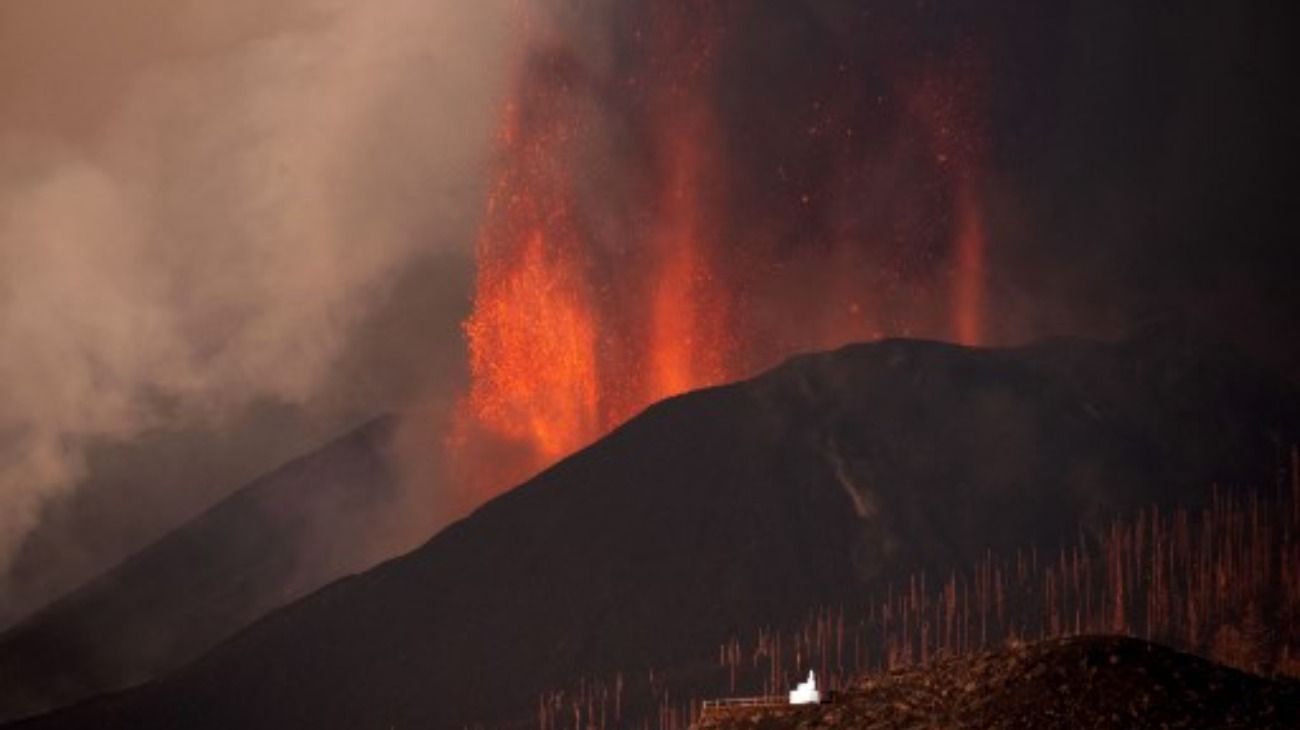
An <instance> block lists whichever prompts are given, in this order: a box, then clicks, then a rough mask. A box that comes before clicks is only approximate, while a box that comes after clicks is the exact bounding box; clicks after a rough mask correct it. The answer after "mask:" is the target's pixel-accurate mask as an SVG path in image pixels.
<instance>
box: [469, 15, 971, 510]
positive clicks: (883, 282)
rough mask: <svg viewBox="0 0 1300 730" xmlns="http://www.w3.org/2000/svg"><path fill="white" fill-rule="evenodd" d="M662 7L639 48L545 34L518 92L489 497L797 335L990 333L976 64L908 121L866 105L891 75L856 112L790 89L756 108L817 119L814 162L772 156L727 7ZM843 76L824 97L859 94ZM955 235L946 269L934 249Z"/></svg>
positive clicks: (474, 438) (501, 258) (484, 350)
mask: <svg viewBox="0 0 1300 730" xmlns="http://www.w3.org/2000/svg"><path fill="white" fill-rule="evenodd" d="M653 7H654V10H653V11H652V12H651V13H650V16H649V20H648V23H649V27H648V29H647V30H646V31H645V32H642V30H641V29H640V28H637V30H636V31H635V32H634V33H633V34H632V35H633V37H634V41H633V42H632V43H631V45H630V47H629V48H628V49H626V50H627V53H626V54H625V56H626V57H627V58H631V59H632V60H631V61H627V60H626V59H624V61H623V62H622V65H619V64H618V63H615V64H613V66H612V67H604V66H601V65H599V64H593V63H590V62H588V61H584V59H583V56H582V54H580V53H578V52H576V51H575V50H574V49H571V48H566V47H564V46H563V44H559V45H553V46H547V47H543V48H541V49H540V50H537V51H535V52H534V53H533V54H532V55H531V56H530V57H529V58H528V60H527V62H526V63H525V64H524V65H523V67H522V69H521V73H520V75H519V78H518V85H517V88H516V91H515V94H514V95H513V97H512V99H511V101H510V102H509V103H508V104H507V105H506V107H505V110H504V114H503V119H502V122H501V131H500V134H499V140H498V141H499V150H498V152H499V157H498V161H497V166H496V170H495V174H494V182H493V184H492V187H491V190H490V194H489V200H488V205H487V209H486V212H485V218H484V221H483V224H482V229H481V232H480V236H479V239H478V243H477V249H476V250H477V264H478V268H477V278H476V290H475V294H474V301H473V311H472V313H471V315H470V317H469V318H468V320H467V321H466V322H465V325H464V329H465V334H466V339H467V344H468V349H469V366H470V367H469V369H470V387H469V392H468V393H467V394H466V395H465V397H464V398H463V399H462V401H461V403H460V405H459V408H458V412H457V425H456V427H455V429H454V433H453V434H452V437H451V438H450V439H449V446H450V449H451V456H452V462H453V463H454V464H456V466H457V471H458V472H459V478H460V479H461V480H462V481H463V482H464V483H465V484H466V486H468V487H469V488H471V489H473V490H475V491H476V492H477V493H478V494H479V495H480V496H482V497H487V496H490V495H491V494H493V493H495V492H497V491H499V490H500V489H502V488H504V487H508V486H510V485H511V484H513V483H516V482H517V481H519V480H522V479H524V478H526V477H527V476H529V475H530V474H531V473H533V472H535V471H537V470H538V469H539V468H542V467H545V466H547V465H549V464H551V463H554V462H555V461H556V460H558V459H559V458H561V457H563V456H564V455H566V454H568V453H570V452H572V451H574V450H576V449H578V448H580V447H582V446H584V445H585V444H587V443H589V442H590V441H592V440H594V439H596V438H598V437H599V436H601V435H603V434H604V433H606V432H607V431H609V430H610V429H611V428H613V427H615V426H617V425H618V424H619V423H621V422H622V421H624V420H626V419H627V418H629V417H631V416H632V415H635V413H636V412H637V411H639V410H640V409H642V408H644V407H646V406H647V405H649V404H651V403H653V402H655V401H658V400H661V399H663V398H665V397H669V396H672V395H675V394H678V393H682V392H684V391H687V390H691V389H694V388H699V387H703V386H707V385H711V384H716V383H720V382H724V381H727V380H732V379H736V378H739V377H743V376H746V375H749V374H752V373H753V372H754V371H756V370H757V369H759V368H761V367H767V366H769V365H771V364H773V363H774V362H776V361H778V360H780V359H783V358H785V357H788V356H789V355H791V354H794V353H795V352H798V351H799V350H804V349H810V348H824V347H831V346H838V345H840V344H843V343H845V342H849V341H853V340H859V339H863V338H866V337H872V336H880V335H887V334H909V335H911V334H928V335H930V336H944V335H945V334H946V335H947V336H951V337H955V339H957V340H958V341H960V342H963V343H968V344H975V343H979V342H981V341H982V340H983V309H984V277H985V271H984V252H985V247H986V242H985V230H984V220H983V211H982V207H981V201H980V196H979V187H978V182H979V180H978V178H979V175H980V160H981V153H980V149H979V146H980V144H981V142H980V134H979V130H978V126H979V125H978V124H977V123H975V122H974V121H972V120H973V119H974V118H975V116H976V115H974V114H973V113H972V109H974V108H975V105H973V104H971V103H969V96H970V93H969V89H967V88H965V85H964V80H963V77H962V75H961V74H956V75H954V74H944V73H929V74H922V75H920V76H916V77H911V81H907V82H906V83H910V84H911V85H913V86H914V87H915V90H914V93H910V94H909V93H903V94H900V95H899V96H900V97H901V99H902V106H901V107H898V108H897V109H895V110H894V111H892V112H891V114H893V116H892V117H890V119H891V120H895V121H893V122H889V123H884V122H872V120H870V119H868V120H865V121H864V120H863V119H861V117H862V115H863V114H864V113H876V112H875V109H876V108H877V107H878V105H879V101H878V100H877V99H874V98H871V99H867V100H866V102H862V103H858V106H853V104H852V103H847V102H846V103H845V104H843V105H841V106H843V107H844V109H845V110H847V111H842V112H841V111H836V112H832V111H831V110H832V109H837V108H838V107H836V105H835V104H830V103H826V104H824V103H822V102H820V101H816V102H814V103H812V104H811V105H809V106H810V107H811V108H803V109H785V108H782V107H781V106H780V105H779V103H778V105H776V106H773V107H772V108H771V109H770V110H766V109H765V110H764V111H770V114H771V120H768V119H763V120H758V121H760V122H762V123H770V124H771V125H772V128H774V129H776V130H777V134H778V135H779V136H778V138H779V139H782V140H791V139H796V138H799V139H806V141H807V145H808V147H807V154H808V155H809V159H810V160H813V161H814V162H812V163H809V164H801V161H800V160H798V159H788V158H785V159H775V160H773V161H771V164H766V163H765V162H764V161H763V160H762V159H761V154H763V153H764V150H763V149H762V148H761V147H759V148H758V152H759V154H760V159H758V160H755V159H754V155H753V154H751V153H750V152H746V151H745V150H746V148H745V147H744V145H746V144H750V145H753V144H758V142H755V141H754V140H760V141H761V137H758V136H755V135H753V134H750V133H749V132H747V129H746V128H747V127H748V126H750V125H751V120H749V119H745V118H740V119H737V118H736V112H735V109H733V108H731V107H728V106H727V105H726V104H725V102H724V98H725V96H726V94H725V93H722V92H723V91H724V90H723V89H721V88H720V87H719V84H720V82H719V80H718V79H719V64H720V60H719V54H720V51H719V48H720V47H725V43H726V40H727V35H726V32H725V29H726V28H727V27H728V24H727V23H723V22H721V21H719V20H718V17H717V16H715V15H714V14H713V13H711V12H710V11H709V10H707V9H701V8H702V7H703V6H693V5H691V4H685V5H682V6H670V5H669V4H655V5H654V6H653ZM739 7H744V6H739ZM741 12H743V11H741ZM741 67H742V68H743V64H742V65H741ZM729 68H730V69H731V70H732V71H733V72H734V69H735V68H736V65H733V66H731V67H729ZM841 69H843V65H842V64H841ZM850 81H851V79H850ZM843 83H844V81H843V80H840V79H832V80H831V81H830V82H828V84H829V85H830V88H828V89H826V90H825V91H826V95H827V97H828V98H834V97H835V95H837V94H840V95H844V98H846V99H849V100H850V101H852V100H854V99H857V100H858V101H859V102H861V99H858V97H857V96H853V94H856V93H857V92H855V91H852V89H853V87H852V86H851V85H850V86H849V87H846V88H841V87H840V86H836V84H841V85H842V84H843ZM864 110H866V111H864ZM728 114H730V116H728ZM806 115H811V119H809V118H808V117H807V116H806ZM836 115H838V116H836ZM855 115H856V116H855ZM873 124H874V126H873ZM889 124H893V125H894V126H892V127H891V126H889ZM782 125H785V126H784V127H783V126H782ZM785 128H788V129H789V130H791V131H793V132H795V134H793V135H792V134H780V130H782V129H785ZM898 128H902V129H911V130H920V132H919V133H917V132H913V133H911V134H912V136H911V137H908V136H906V135H905V134H903V133H897V134H898V136H899V138H900V139H902V140H903V141H901V142H897V143H891V144H883V143H873V142H872V141H871V140H868V139H865V137H866V135H865V134H864V133H863V131H862V130H864V129H868V130H870V129H876V130H879V131H880V133H881V134H895V133H896V132H895V131H892V130H896V129H898ZM855 133H856V134H857V136H856V137H855V136H854V135H855ZM747 134H749V136H745V135H747ZM805 135H806V137H805ZM910 139H915V140H917V141H916V142H914V143H913V142H908V141H907V140H910ZM873 145H874V146H873ZM891 145H892V146H891ZM909 145H910V146H909ZM784 149H785V148H783V150H784ZM882 150H883V152H882ZM884 153H887V155H886V157H887V160H888V164H884V163H882V162H881V161H880V160H879V159H878V157H879V155H881V154H884ZM785 154H788V152H784V151H783V152H782V153H781V155H785ZM873 155H874V156H873ZM818 160H821V161H824V163H823V162H816V161H818ZM899 160H902V161H905V162H898V161H899ZM913 160H914V161H915V162H907V161H913ZM755 163H757V164H755ZM747 165H748V166H747ZM909 165H910V166H909ZM841 168H843V169H841ZM881 170H886V171H887V172H880V171H881ZM756 175H757V177H755V176H756ZM895 183H898V184H895ZM738 186H741V188H743V191H744V192H742V190H741V189H738ZM864 191H866V192H864ZM873 191H874V192H873ZM936 191H937V192H936ZM868 194H871V195H878V199H877V200H872V199H869V198H866V196H867V195H868ZM908 195H910V196H912V197H911V198H907V196H908ZM747 196H748V197H747ZM864 207H865V208H866V212H865V213H864V212H863V208H864ZM935 221H939V222H938V223H936V222H935ZM945 221H946V222H945ZM922 239H924V240H922ZM939 239H945V240H946V242H939V243H937V244H936V243H935V241H938V240H939ZM936 246H946V247H947V249H946V252H943V253H941V254H940V257H939V258H940V260H941V261H942V260H943V259H946V261H947V263H946V264H943V263H941V264H940V266H938V267H932V268H937V269H938V270H940V271H942V269H943V268H947V269H948V270H949V271H951V272H952V273H951V275H949V276H947V277H945V276H943V275H942V274H941V273H940V274H936V273H933V272H931V271H930V270H929V269H928V268H927V266H931V265H930V264H929V262H931V261H934V260H935V259H936V257H935V255H934V254H933V253H932V251H933V250H934V249H935V247H936ZM918 262H920V263H918ZM945 278H946V279H947V284H946V286H943V285H941V288H939V289H938V290H937V291H936V286H935V281H940V282H942V281H943V280H944V279H945ZM931 300H935V301H934V302H932V301H931ZM935 302H937V303H938V304H937V305H936V304H935ZM945 302H946V304H945ZM887 307H892V309H890V310H889V311H887V312H886V311H885V309H886V308H887Z"/></svg>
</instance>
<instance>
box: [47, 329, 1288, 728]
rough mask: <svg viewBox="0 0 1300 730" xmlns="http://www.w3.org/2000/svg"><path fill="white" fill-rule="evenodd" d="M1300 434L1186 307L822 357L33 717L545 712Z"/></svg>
mask: <svg viewBox="0 0 1300 730" xmlns="http://www.w3.org/2000/svg"><path fill="white" fill-rule="evenodd" d="M1297 436H1300V398H1298V397H1297V393H1296V391H1295V390H1294V389H1293V388H1291V387H1290V386H1288V385H1287V384H1285V383H1283V382H1281V381H1279V380H1276V379H1273V378H1270V377H1268V376H1267V375H1265V374H1264V373H1262V372H1260V371H1258V370H1256V369H1255V368H1253V367H1252V366H1251V365H1249V364H1248V363H1245V362H1243V361H1241V360H1239V359H1238V358H1236V357H1235V356H1234V355H1233V354H1232V353H1231V352H1229V351H1227V350H1224V349H1222V348H1218V347H1212V346H1206V345H1202V344H1198V343H1197V342H1195V341H1194V340H1192V339H1191V338H1189V337H1187V336H1186V334H1185V333H1182V332H1179V331H1171V330H1165V331H1152V332H1147V333H1144V334H1143V335H1142V336H1140V337H1137V338H1134V339H1132V340H1130V341H1128V342H1124V343H1120V344H1102V343H1094V342H1086V341H1074V340H1068V341H1067V340H1062V341H1053V342H1048V343H1045V344H1041V345H1036V346H1032V347H1025V348H1016V349H1002V350H998V349H983V350H981V349H966V348H961V347H956V346H952V345H945V344H938V343H932V342H920V341H904V340H895V341H885V342H881V343H877V344H870V345H856V346H850V347H846V348H843V349H841V350H839V351H836V352H832V353H826V354H817V355H809V356H804V357H799V358H795V359H794V360H791V361H789V362H787V363H786V364H785V365H782V366H781V367H778V368H776V369H774V370H772V371H770V372H768V373H765V374H763V375H761V376H759V377H757V378H754V379H752V380H749V381H745V382H741V383H737V384H733V385H728V386H723V387H717V388H711V389H707V390H703V391H699V392H695V393H690V394H687V395H684V396H680V397H677V398H672V399H669V400H667V401H664V402H662V403H659V404H657V405H655V406H652V407H651V408H649V409H647V410H646V411H645V412H644V413H642V414H641V415H639V416H638V417H636V418H634V419H632V420H631V421H630V422H628V423H627V424H625V425H624V426H622V427H620V428H618V429H617V430H615V431H614V432H613V433H611V434H610V435H608V436H607V437H605V438H603V439H601V440H600V441H598V442H596V443H595V444H593V445H591V446H590V447H588V448H586V449H584V450H582V451H580V452H579V453H577V454H575V455H573V456H572V457H570V458H568V459H565V460H564V461H562V462H560V463H559V464H557V465H556V466H554V467H552V468H551V469H548V470H546V471H545V472H543V473H541V474H539V475H537V476H536V477H535V478H533V479H531V480H530V481H528V482H527V483H525V484H523V485H522V486H520V487H518V488H516V489H514V490H513V491H511V492H509V493H507V494H505V495H503V496H501V497H499V498H497V499H495V500H493V501H491V502H489V503H488V504H486V505H484V506H483V507H482V508H480V509H479V510H478V511H477V512H475V513H474V514H472V515H471V516H470V517H468V518H466V519H464V520H462V521H460V522H458V523H456V524H453V525H452V526H450V527H448V528H447V529H445V530H443V531H442V532H441V533H439V534H438V535H436V536H435V537H434V538H433V539H432V540H430V541H429V542H428V543H427V544H425V545H424V546H423V547H421V548H419V549H418V550H415V551H414V552H412V553H410V554H408V555H406V556H404V557H402V558H399V559H396V560H393V561H390V562H388V563H385V564H383V565H381V566H379V567H377V568H375V569H372V570H370V571H368V572H366V573H363V574H361V575H357V576H354V577H350V578H345V579H343V580H340V581H338V582H337V583H335V584H333V585H331V586H329V587H327V588H325V589H323V590H320V591H318V592H316V593H314V594H312V595H311V596H308V597H307V598H305V599H302V600H300V601H298V602H296V603H294V604H292V605H290V606H287V607H285V608H282V609H280V610H277V611H275V612H273V613H271V614H270V615H269V616H267V617H265V618H264V619H262V620H261V621H258V622H257V623H255V624H254V625H252V626H250V627H249V628H248V629H247V630H245V631H243V632H242V633H240V634H238V635H237V636H236V637H234V638H233V639H231V640H229V641H227V642H225V643H223V644H221V645H219V646H218V647H216V648H215V649H214V650H213V651H211V652H210V653H208V654H207V655H206V656H205V657H204V658H202V659H201V660H199V661H197V662H195V663H193V664H191V665H189V666H187V667H185V668H183V669H181V670H179V671H177V672H175V673H173V674H170V675H168V676H167V677H165V678H163V679H161V680H158V681H155V682H152V683H150V684H147V685H144V686H142V687H140V688H137V689H135V690H131V691H128V692H125V693H122V694H118V695H114V696H109V697H105V698H101V699H97V700H93V701H90V702H87V703H83V704H81V705H78V706H75V707H73V708H69V709H67V710H64V711H61V712H58V713H55V714H53V715H49V716H45V717H42V718H37V719H35V720H33V721H31V722H30V723H23V724H22V726H23V727H33V728H73V727H88V726H94V727H101V728H113V727H120V728H174V727H187V728H230V727H266V728H272V727H275V728H281V727H340V728H342V727H396V728H407V727H460V726H462V725H464V724H467V723H474V722H483V723H486V724H488V725H491V726H526V725H531V724H533V723H534V721H535V710H536V702H537V694H538V692H540V691H542V690H544V689H549V688H554V687H558V686H563V685H565V684H566V683H568V682H571V681H573V680H574V679H575V678H576V677H578V676H580V675H581V676H595V675H597V674H602V673H603V674H606V675H608V674H612V673H613V672H615V671H618V670H623V671H627V672H639V673H644V670H645V669H646V668H648V667H658V668H674V667H689V666H691V665H692V663H696V664H698V663H709V662H713V661H716V647H717V646H718V644H719V642H720V641H723V640H725V639H726V637H728V636H730V635H731V634H732V633H733V632H735V631H737V630H738V629H740V628H747V627H752V626H755V625H775V626H779V625H783V624H790V623H793V622H796V621H797V620H798V619H799V618H800V617H801V616H802V615H804V612H805V611H806V610H807V609H808V608H809V607H810V606H818V605H842V604H844V603H848V602H852V601H855V600H856V599H858V598H860V597H862V596H863V595H864V594H865V593H866V592H867V591H868V590H869V589H872V588H879V587H880V586H882V585H883V584H884V582H885V581H888V580H893V579H897V578H900V577H901V576H904V575H906V574H908V573H909V572H911V571H913V570H916V569H918V568H924V569H928V570H933V571H936V572H937V571H940V570H942V569H944V568H946V567H948V566H951V565H954V564H957V563H960V562H962V561H964V560H966V559H968V556H971V555H978V554H980V553H982V552H983V551H985V550H986V549H991V550H993V551H994V552H999V551H1009V550H1014V549H1015V548H1018V547H1022V546H1026V545H1042V546H1054V545H1056V544H1057V543H1058V541H1059V540H1061V539H1063V538H1065V537H1073V536H1075V535H1077V534H1078V532H1079V531H1080V530H1082V531H1083V532H1084V533H1085V534H1094V533H1097V532H1099V531H1101V530H1102V529H1104V527H1105V525H1106V521H1107V519H1109V518H1110V517H1111V516H1112V515H1115V514H1117V513H1122V512H1125V511H1128V510H1135V509H1137V508H1138V507H1141V506H1146V505H1150V504H1152V503H1157V504H1173V503H1188V504H1195V503H1197V502H1198V501H1199V500H1200V499H1201V498H1202V497H1203V496H1204V495H1205V494H1206V491H1207V488H1208V486H1209V485H1210V484H1211V483H1214V482H1217V483H1220V484H1225V485H1260V486H1265V487H1268V488H1272V487H1273V485H1274V482H1275V480H1276V479H1277V475H1278V469H1277V467H1278V464H1279V461H1278V460H1279V456H1280V455H1281V454H1282V453H1284V451H1283V450H1284V449H1285V448H1287V447H1288V446H1289V445H1290V444H1291V443H1294V442H1295V441H1296V439H1297ZM180 562H181V563H183V562H184V561H183V560H182V561H180ZM106 630H107V629H106ZM711 656H712V657H713V658H712V659H711V658H710V657H711Z"/></svg>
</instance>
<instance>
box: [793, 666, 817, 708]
mask: <svg viewBox="0 0 1300 730" xmlns="http://www.w3.org/2000/svg"><path fill="white" fill-rule="evenodd" d="M821 701H822V693H821V692H818V691H817V675H815V674H813V671H812V670H811V669H809V670H808V681H806V682H801V683H799V686H798V687H795V688H794V690H793V691H791V692H790V704H792V705H815V704H817V703H818V702H821Z"/></svg>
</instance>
